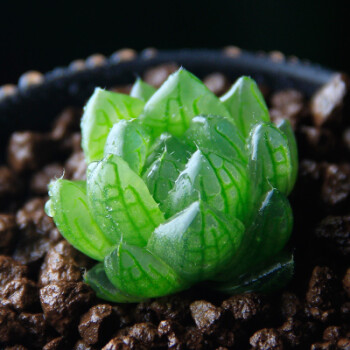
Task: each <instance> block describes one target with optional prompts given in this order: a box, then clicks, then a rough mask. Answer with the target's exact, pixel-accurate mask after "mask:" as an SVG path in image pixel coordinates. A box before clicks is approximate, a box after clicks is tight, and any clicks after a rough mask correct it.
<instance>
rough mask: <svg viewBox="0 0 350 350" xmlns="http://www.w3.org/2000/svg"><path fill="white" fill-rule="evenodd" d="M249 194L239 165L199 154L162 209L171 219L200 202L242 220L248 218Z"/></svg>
mask: <svg viewBox="0 0 350 350" xmlns="http://www.w3.org/2000/svg"><path fill="white" fill-rule="evenodd" d="M248 191H249V186H248V178H247V176H246V173H245V167H244V166H243V165H242V164H241V163H240V162H238V161H236V162H229V161H228V160H226V159H224V158H222V157H220V156H218V155H216V154H215V153H210V152H208V153H207V152H205V151H202V150H197V151H196V152H195V153H194V154H193V155H192V157H191V158H190V159H189V161H188V162H187V164H186V168H185V170H183V171H182V172H181V174H180V175H179V177H178V179H177V180H176V182H175V186H174V188H173V189H172V191H171V192H170V193H169V196H168V198H167V199H166V201H165V202H164V204H163V205H161V208H163V209H164V211H165V212H166V217H170V216H172V215H174V214H176V213H178V212H180V211H181V210H183V209H185V208H186V207H188V206H189V205H190V204H191V203H193V202H195V201H196V200H198V199H201V200H202V201H203V202H205V203H207V204H208V205H209V206H210V207H213V208H216V209H217V210H218V211H220V212H222V213H224V215H227V216H228V217H231V218H232V217H237V218H239V219H241V218H244V217H245V215H246V210H247V205H246V204H247V200H248V197H249V196H248Z"/></svg>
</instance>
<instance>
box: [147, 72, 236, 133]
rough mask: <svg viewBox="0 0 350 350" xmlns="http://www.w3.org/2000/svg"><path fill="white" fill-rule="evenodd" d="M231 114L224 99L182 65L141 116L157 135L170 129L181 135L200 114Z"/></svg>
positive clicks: (225, 115)
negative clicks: (221, 99)
mask: <svg viewBox="0 0 350 350" xmlns="http://www.w3.org/2000/svg"><path fill="white" fill-rule="evenodd" d="M205 114H212V115H221V116H223V117H230V114H229V112H228V111H227V110H226V108H225V107H224V106H223V105H222V103H221V102H220V100H219V99H218V98H217V97H216V96H215V95H214V94H213V93H212V92H211V91H210V90H209V89H208V88H207V87H206V86H205V85H204V84H203V83H202V82H201V81H200V80H199V79H198V78H196V77H195V76H194V75H193V74H191V73H189V72H188V71H186V70H185V69H182V68H181V69H179V70H178V71H177V72H175V73H174V74H172V75H171V76H170V77H169V78H168V79H167V80H166V81H165V83H164V84H163V85H162V86H161V87H160V88H159V89H158V90H157V92H156V93H155V94H154V95H153V96H152V97H151V98H150V99H149V100H148V102H147V103H146V105H145V108H144V112H143V114H142V115H141V116H140V119H141V121H142V123H143V124H144V125H147V126H149V127H151V128H152V130H153V132H154V136H158V135H160V134H162V133H163V132H169V133H171V134H173V135H174V136H181V135H182V134H183V133H184V132H185V131H186V129H187V128H188V126H189V124H190V121H191V119H192V118H193V117H195V116H197V115H205Z"/></svg>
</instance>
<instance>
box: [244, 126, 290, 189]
mask: <svg viewBox="0 0 350 350" xmlns="http://www.w3.org/2000/svg"><path fill="white" fill-rule="evenodd" d="M250 149H251V159H250V171H251V176H252V178H253V179H254V183H255V184H256V186H257V188H259V189H260V193H264V192H265V191H266V189H268V188H269V187H270V186H272V187H274V188H277V189H278V190H279V191H280V192H282V193H284V194H285V195H287V194H289V192H290V191H291V189H292V188H293V186H294V181H293V180H294V179H293V177H294V176H295V175H294V174H293V163H292V155H291V152H290V148H289V144H288V139H287V137H286V136H285V135H284V134H283V133H282V132H281V131H280V130H279V129H278V128H277V127H275V126H274V125H273V124H271V123H268V124H267V123H262V124H259V125H257V126H256V128H255V129H254V131H253V133H252V135H251V140H250Z"/></svg>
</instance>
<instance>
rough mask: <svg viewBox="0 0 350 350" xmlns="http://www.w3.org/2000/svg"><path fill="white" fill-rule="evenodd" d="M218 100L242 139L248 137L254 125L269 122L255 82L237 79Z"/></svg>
mask: <svg viewBox="0 0 350 350" xmlns="http://www.w3.org/2000/svg"><path fill="white" fill-rule="evenodd" d="M220 100H221V101H222V103H223V104H224V105H225V106H226V108H227V109H228V111H229V112H230V113H231V115H232V117H233V119H234V120H235V122H236V125H237V127H238V128H239V129H240V130H241V132H242V134H243V136H244V137H248V136H249V134H250V132H251V130H252V128H253V127H254V125H255V124H257V123H261V122H269V121H270V116H269V111H268V109H267V106H266V103H265V100H264V97H263V95H262V94H261V92H260V90H259V88H258V86H257V85H256V82H255V81H254V80H253V79H251V78H249V77H241V78H239V79H238V80H237V81H236V83H235V84H234V85H233V86H232V87H231V89H230V90H229V91H228V92H227V93H226V94H225V95H224V96H222V97H221V98H220Z"/></svg>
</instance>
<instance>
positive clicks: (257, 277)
mask: <svg viewBox="0 0 350 350" xmlns="http://www.w3.org/2000/svg"><path fill="white" fill-rule="evenodd" d="M293 273H294V259H293V255H292V254H291V253H286V252H282V253H281V254H279V255H278V256H277V257H275V258H274V259H273V260H272V261H269V262H267V263H264V264H263V267H261V266H259V268H257V269H256V270H254V271H252V272H248V273H246V274H244V275H242V276H241V277H240V278H238V279H234V280H233V281H229V282H224V283H217V282H216V283H215V284H214V283H213V284H212V285H211V287H212V288H214V289H215V290H218V291H220V292H223V293H227V294H230V295H232V294H241V293H250V292H260V293H270V292H272V291H275V290H277V289H280V288H282V287H284V286H285V285H286V284H287V283H288V282H289V281H290V280H291V278H292V277H293Z"/></svg>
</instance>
